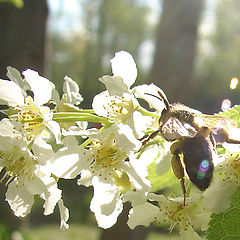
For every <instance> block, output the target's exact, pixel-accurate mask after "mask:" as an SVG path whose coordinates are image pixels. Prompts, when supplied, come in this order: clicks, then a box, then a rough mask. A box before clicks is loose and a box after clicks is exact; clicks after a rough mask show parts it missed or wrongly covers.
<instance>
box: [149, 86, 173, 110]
mask: <svg viewBox="0 0 240 240" xmlns="http://www.w3.org/2000/svg"><path fill="white" fill-rule="evenodd" d="M144 94H146V95H149V96H152V97H155V98H157V99H159V100H160V101H163V103H164V104H165V106H166V110H169V109H170V105H169V102H168V100H167V97H166V96H165V94H164V93H162V92H160V91H159V90H158V94H159V96H160V97H158V96H156V95H153V94H151V93H144Z"/></svg>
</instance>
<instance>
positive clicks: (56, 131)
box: [46, 120, 61, 144]
mask: <svg viewBox="0 0 240 240" xmlns="http://www.w3.org/2000/svg"><path fill="white" fill-rule="evenodd" d="M46 126H47V127H48V129H49V130H50V131H51V132H52V133H53V135H54V137H55V139H56V143H57V144H60V143H61V130H60V126H59V124H58V123H57V122H55V121H51V120H50V121H48V122H47V124H46Z"/></svg>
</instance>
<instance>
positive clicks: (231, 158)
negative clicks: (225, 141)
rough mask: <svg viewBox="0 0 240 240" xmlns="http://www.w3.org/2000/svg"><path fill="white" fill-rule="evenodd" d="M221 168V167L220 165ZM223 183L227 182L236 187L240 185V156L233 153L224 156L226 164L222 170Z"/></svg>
mask: <svg viewBox="0 0 240 240" xmlns="http://www.w3.org/2000/svg"><path fill="white" fill-rule="evenodd" d="M220 167H223V165H220ZM223 169H224V170H223V172H222V173H220V174H221V175H223V176H224V177H223V181H228V182H229V183H230V184H232V185H234V186H235V187H238V186H239V184H240V154H239V153H233V154H229V155H228V156H226V164H225V167H224V168H223Z"/></svg>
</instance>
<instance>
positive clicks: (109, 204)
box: [90, 176, 120, 215]
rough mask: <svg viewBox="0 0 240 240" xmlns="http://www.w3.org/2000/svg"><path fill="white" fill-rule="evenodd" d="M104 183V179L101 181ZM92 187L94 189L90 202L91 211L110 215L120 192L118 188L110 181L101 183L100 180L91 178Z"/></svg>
mask: <svg viewBox="0 0 240 240" xmlns="http://www.w3.org/2000/svg"><path fill="white" fill-rule="evenodd" d="M103 181H104V179H103ZM92 185H93V187H94V196H93V199H92V201H91V206H90V208H91V211H93V212H97V211H99V210H100V211H101V213H103V214H105V215H110V214H111V213H112V212H113V211H114V209H115V205H116V201H117V200H116V199H118V198H119V196H120V192H119V190H118V187H117V186H116V185H114V183H113V182H112V181H110V182H109V181H108V182H102V181H101V178H98V177H97V176H95V177H93V179H92Z"/></svg>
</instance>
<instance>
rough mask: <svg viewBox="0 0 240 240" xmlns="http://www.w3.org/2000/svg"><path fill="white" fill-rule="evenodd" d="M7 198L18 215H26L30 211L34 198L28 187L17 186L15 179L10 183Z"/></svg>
mask: <svg viewBox="0 0 240 240" xmlns="http://www.w3.org/2000/svg"><path fill="white" fill-rule="evenodd" d="M6 200H7V201H8V204H9V205H10V207H11V209H12V210H13V211H14V214H15V215H16V216H17V217H25V216H26V215H27V214H28V213H30V211H31V208H32V205H33V202H34V198H33V195H32V194H31V193H29V192H28V191H27V190H26V188H24V187H22V186H17V184H16V182H15V180H14V181H12V182H11V183H10V184H9V185H8V190H7V193H6Z"/></svg>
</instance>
